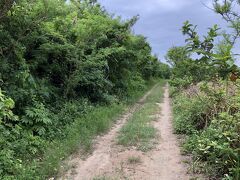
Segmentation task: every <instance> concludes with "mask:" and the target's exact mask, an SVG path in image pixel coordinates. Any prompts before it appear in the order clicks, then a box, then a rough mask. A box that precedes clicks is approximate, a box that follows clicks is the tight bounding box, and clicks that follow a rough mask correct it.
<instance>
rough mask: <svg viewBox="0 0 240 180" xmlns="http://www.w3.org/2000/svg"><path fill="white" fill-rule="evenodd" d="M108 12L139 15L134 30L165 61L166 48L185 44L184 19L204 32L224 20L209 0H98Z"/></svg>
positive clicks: (221, 23) (127, 16) (221, 24)
mask: <svg viewBox="0 0 240 180" xmlns="http://www.w3.org/2000/svg"><path fill="white" fill-rule="evenodd" d="M98 2H100V3H101V4H102V5H103V6H104V7H105V9H107V10H108V12H110V13H113V14H115V15H120V16H121V17H122V18H123V19H128V18H131V17H132V16H135V15H139V16H140V19H139V21H138V22H137V24H136V25H135V26H134V32H135V34H143V35H144V36H145V37H147V39H148V42H149V43H150V44H151V47H152V49H153V53H154V54H157V55H158V56H159V58H160V59H161V60H162V61H164V56H165V55H166V52H167V50H168V49H169V48H170V47H172V46H178V45H184V37H183V35H182V33H181V27H182V25H183V22H185V21H186V20H189V21H190V22H191V23H192V24H196V25H198V29H199V32H200V33H201V34H204V33H205V32H206V31H207V28H209V27H212V26H213V25H214V24H218V25H219V26H220V27H223V28H225V27H226V24H225V22H224V21H223V20H222V19H221V17H220V16H219V15H216V14H215V13H214V12H212V11H211V10H210V9H208V8H206V7H205V6H204V5H203V3H204V4H205V5H207V6H211V4H212V0H98Z"/></svg>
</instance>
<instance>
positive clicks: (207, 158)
mask: <svg viewBox="0 0 240 180" xmlns="http://www.w3.org/2000/svg"><path fill="white" fill-rule="evenodd" d="M231 90H232V92H231V94H227V92H226V91H225V88H224V86H223V85H221V83H220V84H218V86H217V87H216V86H213V85H212V84H211V83H208V84H199V85H198V92H197V93H196V92H194V93H189V89H187V90H184V91H182V93H180V94H178V95H176V96H174V101H173V106H174V127H175V131H176V133H178V134H185V135H186V136H187V138H186V141H185V143H184V144H183V148H184V150H185V152H187V153H191V154H192V155H193V160H194V161H200V162H201V163H200V166H201V171H202V172H203V173H206V174H208V175H209V177H210V178H211V179H228V180H230V179H231V180H235V179H240V111H239V109H240V92H239V90H237V89H235V88H234V86H232V87H231ZM228 93H229V92H228Z"/></svg>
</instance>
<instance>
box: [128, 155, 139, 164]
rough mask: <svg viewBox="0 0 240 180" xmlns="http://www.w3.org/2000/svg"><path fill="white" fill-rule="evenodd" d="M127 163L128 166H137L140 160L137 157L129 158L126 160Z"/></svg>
mask: <svg viewBox="0 0 240 180" xmlns="http://www.w3.org/2000/svg"><path fill="white" fill-rule="evenodd" d="M128 163H129V164H139V163H141V158H140V157H139V156H138V157H135V156H131V157H129V158H128Z"/></svg>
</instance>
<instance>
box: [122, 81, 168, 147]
mask: <svg viewBox="0 0 240 180" xmlns="http://www.w3.org/2000/svg"><path fill="white" fill-rule="evenodd" d="M164 84H165V82H164V81H160V82H159V83H158V85H157V86H155V88H154V89H153V90H152V92H151V94H150V95H149V96H148V97H147V98H146V100H145V102H144V105H143V106H142V107H141V108H139V109H138V110H137V111H135V112H134V113H133V115H132V117H131V118H130V119H129V121H128V122H127V124H126V125H124V126H123V128H122V129H121V130H120V134H119V136H118V143H119V144H121V145H123V146H134V147H136V148H137V149H138V150H141V151H148V150H150V149H151V148H152V147H153V145H154V139H155V137H156V136H157V130H156V129H155V128H154V127H153V125H152V123H151V121H153V120H154V119H155V118H156V116H155V114H158V111H159V106H158V103H160V102H161V101H162V97H163V91H164V89H163V87H164Z"/></svg>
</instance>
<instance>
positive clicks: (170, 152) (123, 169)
mask: <svg viewBox="0 0 240 180" xmlns="http://www.w3.org/2000/svg"><path fill="white" fill-rule="evenodd" d="M150 93H151V91H149V92H148V93H147V94H146V95H145V96H144V97H143V98H142V99H141V100H140V101H139V102H138V103H136V105H134V106H133V107H132V108H130V109H129V112H128V113H126V114H125V115H123V117H122V118H120V119H119V121H118V123H117V124H116V125H115V126H114V127H113V128H112V129H111V130H110V131H109V133H107V134H106V135H104V136H102V137H99V138H97V139H96V142H97V143H96V145H95V150H94V152H93V154H92V155H90V156H89V157H88V158H87V159H85V160H81V159H80V158H76V157H75V158H74V159H72V160H71V161H70V162H71V163H72V164H74V163H75V167H76V168H74V169H72V170H71V171H69V172H68V173H67V174H66V175H65V176H64V177H62V178H61V179H74V180H92V179H133V180H135V179H136V180H140V179H142V180H188V179H190V177H189V176H188V175H187V167H186V166H185V164H184V163H183V162H182V160H183V159H182V157H181V155H180V150H179V147H178V142H177V139H176V136H175V135H174V134H173V128H172V122H171V120H172V119H171V118H172V116H171V106H170V99H169V89H168V86H166V87H165V88H164V99H163V103H161V104H156V105H158V106H159V112H156V114H155V116H156V117H157V119H156V121H154V122H153V123H154V127H155V128H156V129H157V130H158V134H159V139H158V141H159V142H158V143H157V145H156V147H155V148H154V149H153V150H151V151H149V152H146V153H144V152H141V151H138V150H136V148H134V147H132V148H126V147H122V146H120V145H117V144H116V141H117V139H116V137H117V135H118V131H119V130H120V129H121V127H122V126H123V125H124V124H125V123H126V121H127V120H128V119H129V118H130V117H131V115H132V113H133V112H134V111H136V110H137V109H138V108H141V106H143V104H144V101H145V99H146V97H147V96H148V95H149V94H150ZM129 159H134V160H136V163H129Z"/></svg>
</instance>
